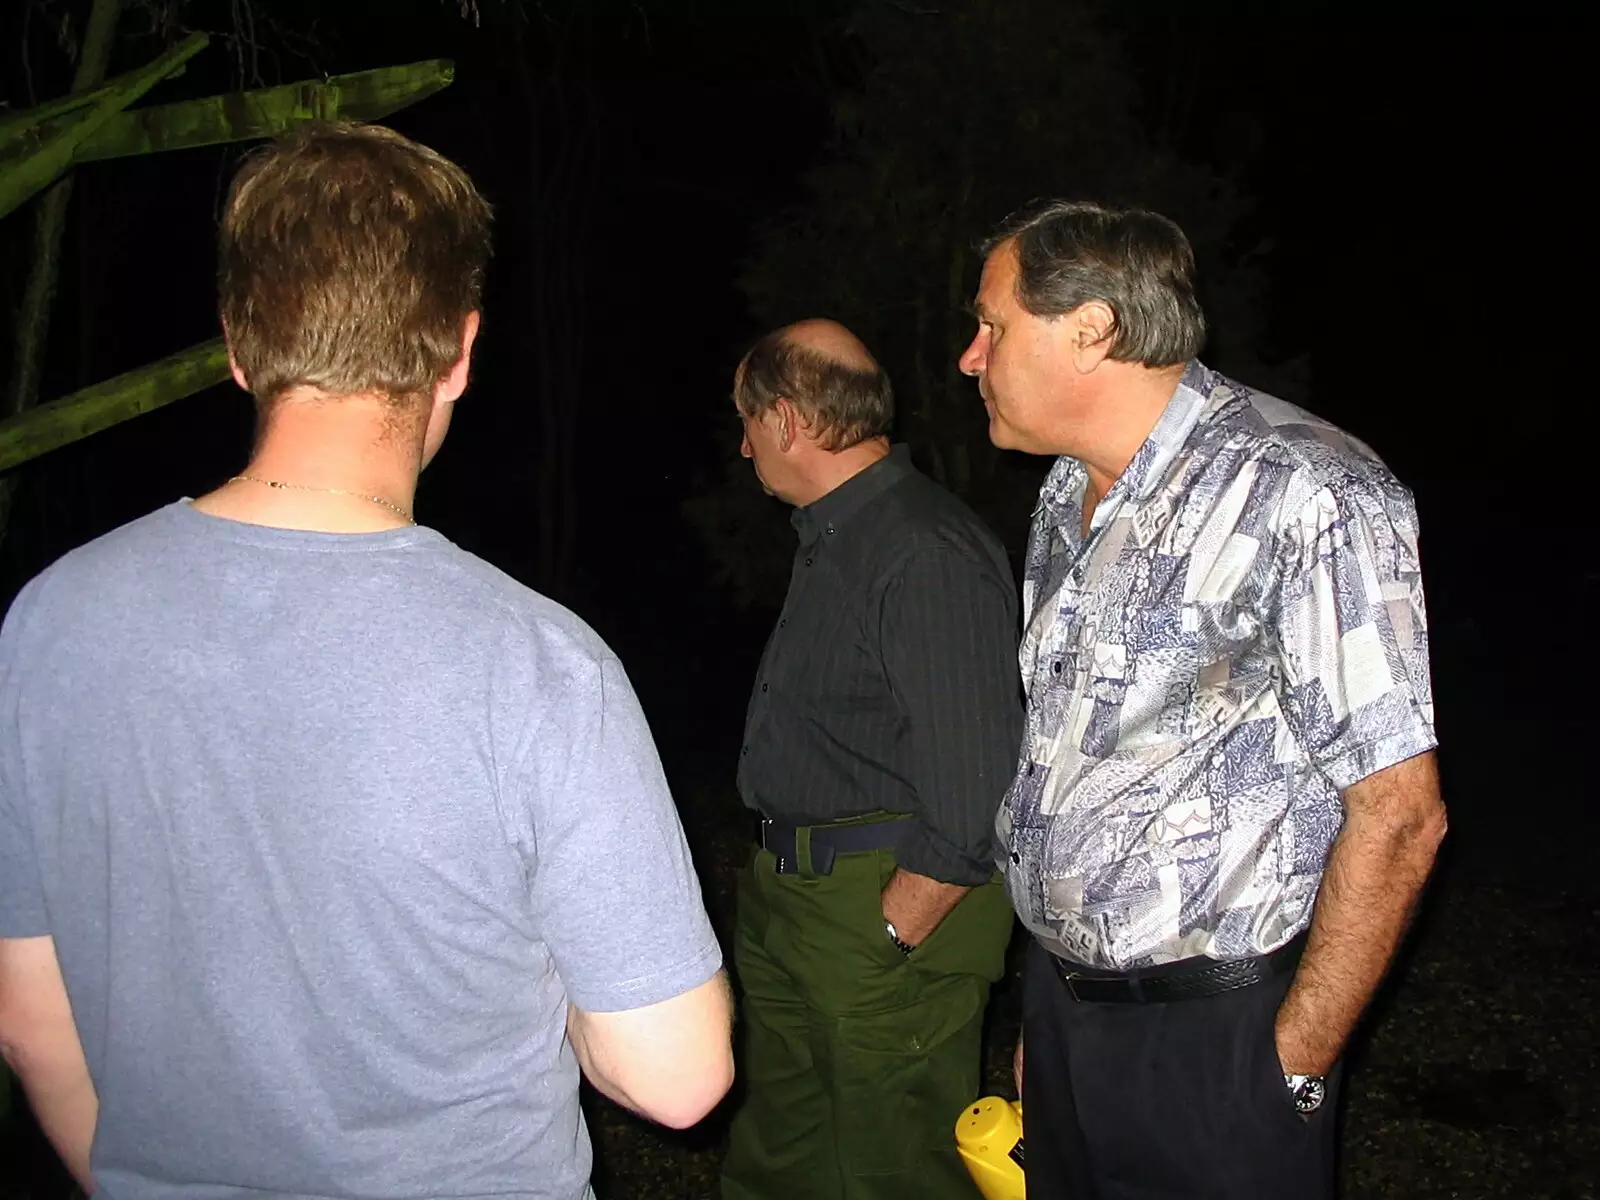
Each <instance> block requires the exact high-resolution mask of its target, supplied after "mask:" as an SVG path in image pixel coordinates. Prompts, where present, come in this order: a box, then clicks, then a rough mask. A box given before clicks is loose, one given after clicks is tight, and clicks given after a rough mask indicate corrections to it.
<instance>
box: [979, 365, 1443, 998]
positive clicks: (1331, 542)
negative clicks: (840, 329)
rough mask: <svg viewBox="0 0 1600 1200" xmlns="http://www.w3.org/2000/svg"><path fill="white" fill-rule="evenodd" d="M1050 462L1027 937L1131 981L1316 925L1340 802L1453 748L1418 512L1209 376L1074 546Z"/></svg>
mask: <svg viewBox="0 0 1600 1200" xmlns="http://www.w3.org/2000/svg"><path fill="white" fill-rule="evenodd" d="M1085 480H1086V475H1085V472H1084V469H1083V467H1082V465H1081V464H1080V463H1078V462H1077V461H1076V460H1073V459H1067V458H1063V459H1061V460H1060V461H1059V462H1057V463H1056V465H1055V467H1054V468H1053V469H1052V470H1051V472H1050V475H1049V477H1048V478H1047V479H1046V481H1045V484H1044V487H1043V489H1042V490H1041V493H1040V503H1039V507H1038V509H1037V511H1036V512H1035V515H1034V522H1033V530H1032V535H1031V538H1030V541H1029V548H1028V558H1027V564H1026V569H1025V573H1024V582H1023V612H1024V630H1023V641H1022V648H1021V654H1020V658H1021V666H1022V679H1023V685H1024V688H1025V689H1026V691H1027V694H1028V715H1027V730H1026V733H1025V735H1024V738H1023V744H1022V754H1021V761H1020V763H1019V767H1018V771H1017V776H1016V779H1015V781H1014V782H1013V783H1012V785H1011V788H1010V790H1009V791H1008V793H1007V796H1006V802H1005V804H1004V805H1003V806H1002V808H1001V811H1000V815H999V818H998V820H997V822H996V831H997V833H998V835H999V845H1000V856H1001V857H1000V864H1001V866H1002V868H1003V869H1004V870H1005V871H1006V877H1007V886H1008V887H1009V889H1010V892H1011V897H1012V900H1013V902H1014V903H1015V904H1016V907H1017V911H1018V912H1019V913H1020V914H1021V916H1022V919H1023V922H1024V923H1025V924H1026V925H1027V926H1028V927H1029V929H1030V930H1031V931H1032V932H1033V934H1034V935H1035V936H1036V937H1038V938H1039V939H1040V940H1041V941H1042V942H1043V943H1044V945H1045V946H1046V947H1047V948H1048V949H1050V950H1052V951H1053V952H1055V953H1057V954H1059V955H1061V956H1063V957H1065V958H1068V959H1071V960H1073V961H1076V962H1079V963H1082V964H1084V965H1086V966H1091V967H1098V968H1103V969H1113V970H1127V969H1131V968H1134V967H1138V966H1145V965H1150V964H1154V963H1162V962H1171V961H1174V960H1177V959H1182V958H1190V957H1194V956H1202V955H1203V956H1206V957H1210V958H1216V959H1237V958H1246V957H1250V956H1253V955H1257V954H1263V953H1266V952H1268V951H1271V950H1273V949H1276V948H1277V947H1279V946H1281V945H1283V944H1284V943H1285V942H1287V941H1289V940H1290V939H1291V938H1292V937H1294V936H1295V935H1296V934H1298V933H1299V932H1300V931H1301V930H1302V929H1304V928H1305V927H1306V926H1307V925H1309V924H1310V921H1311V909H1312V904H1313V903H1314V901H1315V899H1316V893H1317V887H1318V884H1319V882H1320V880H1321V876H1322V870H1323V867H1324V865H1325V864H1326V862H1327V858H1328V853H1329V850H1330V849H1331V847H1332V845H1333V840H1334V837H1335V836H1336V835H1337V834H1338V832H1339V828H1340V825H1341V824H1342V822H1343V819H1344V809H1343V805H1342V803H1341V800H1340V792H1341V791H1342V790H1343V789H1345V788H1348V787H1350V786H1351V785H1352V784H1354V783H1356V782H1357V781H1359V780H1361V779H1363V778H1365V777H1366V776H1368V775H1371V774H1373V773H1375V772H1377V771H1380V770H1382V769H1384V768H1385V767H1389V766H1392V765H1394V764H1395V763H1398V762H1401V761H1403V760H1405V759H1407V758H1410V757H1412V756H1414V755H1416V754H1420V753H1422V752H1424V751H1426V750H1429V749H1431V748H1432V747H1433V746H1434V745H1435V739H1434V733H1433V701H1432V694H1431V690H1430V686H1429V679H1428V635H1427V622H1426V615H1425V610H1424V606H1423V595H1422V577H1421V573H1420V570H1419V567H1418V561H1417V522H1416V510H1415V507H1414V505H1413V503H1412V500H1411V495H1410V493H1409V492H1408V491H1407V490H1406V489H1405V488H1404V487H1402V486H1401V485H1400V483H1399V482H1398V481H1396V479H1395V478H1394V476H1393V475H1392V474H1391V473H1390V472H1389V470H1388V468H1387V467H1385V466H1384V465H1383V463H1382V462H1381V461H1379V459H1378V458H1377V456H1376V455H1374V454H1373V452H1372V451H1371V450H1370V449H1368V448H1367V447H1366V446H1365V445H1363V444H1362V443H1361V442H1359V441H1357V440H1356V439H1355V438H1353V437H1351V436H1349V435H1348V434H1346V433H1343V432H1342V431H1340V430H1338V429H1336V428H1334V427H1333V426H1332V425H1329V424H1328V423H1327V422H1325V421H1322V420H1320V419H1319V418H1317V417H1314V416H1312V415H1311V414H1310V413H1307V412H1305V411H1303V410H1301V409H1299V408H1296V407H1295V406H1293V405H1291V404H1287V403H1285V402H1283V401H1281V400H1278V399H1275V398H1273V397H1271V396H1267V395H1263V394H1261V393H1259V392H1254V391H1251V390H1250V389H1249V388H1246V387H1243V386H1242V385H1240V384H1237V383H1234V382H1233V381H1232V380H1229V379H1227V378H1225V377H1224V376H1222V375H1219V374H1218V373H1216V372H1215V371H1212V370H1210V369H1209V368H1207V367H1205V366H1203V365H1201V364H1200V363H1199V362H1191V363H1190V364H1189V367H1188V369H1187V370H1186V371H1185V373H1184V376H1183V380H1182V382H1181V383H1180V384H1179V386H1178V388H1177V390H1176V392H1175V393H1174V395H1173V397H1172V400H1171V401H1170V402H1169V403H1168V405H1167V408H1166V410H1165V411H1164V412H1163V414H1162V416H1161V418H1160V420H1159V421H1158V422H1157V424H1156V427H1155V429H1154V430H1153V431H1152V433H1151V434H1150V437H1149V438H1148V439H1147V440H1146V442H1145V443H1144V445H1143V446H1142V447H1141V448H1140V450H1139V452H1138V453H1137V454H1136V455H1135V456H1134V459H1133V461H1132V462H1131V463H1130V464H1129V466H1128V468H1127V470H1125V471H1124V472H1123V474H1122V476H1121V477H1120V478H1119V479H1118V480H1117V482H1116V483H1115V485H1113V486H1112V488H1111V489H1110V490H1109V491H1108V492H1107V493H1106V495H1105V496H1104V497H1103V498H1102V500H1101V501H1100V503H1099V505H1098V506H1097V507H1096V509H1095V512H1094V516H1093V520H1092V522H1091V525H1090V529H1089V534H1088V537H1087V538H1085V537H1083V536H1081V529H1082V513H1083V509H1082V502H1083V495H1084V484H1085Z"/></svg>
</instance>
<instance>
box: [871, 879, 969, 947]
mask: <svg viewBox="0 0 1600 1200" xmlns="http://www.w3.org/2000/svg"><path fill="white" fill-rule="evenodd" d="M971 890H972V889H971V888H969V887H964V886H963V885H961V884H959V883H941V882H939V880H937V879H930V878H928V876H926V875H918V874H915V873H914V872H911V871H907V870H906V869H905V868H904V867H896V868H895V872H894V874H893V875H891V876H890V877H889V882H888V884H887V885H886V886H885V887H884V889H883V919H884V920H886V921H888V922H889V923H890V924H891V925H893V926H894V931H895V932H896V933H897V934H899V935H900V940H901V941H902V942H905V943H907V944H908V945H912V946H917V945H921V943H922V940H923V939H924V938H926V937H927V936H928V935H929V934H930V933H932V932H933V931H934V930H935V929H937V928H939V922H940V921H942V920H944V919H945V917H947V916H948V915H949V914H950V910H951V909H953V908H954V907H955V906H956V905H957V904H960V903H961V897H963V896H965V895H966V894H967V893H968V892H970V891H971Z"/></svg>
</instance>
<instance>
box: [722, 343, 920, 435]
mask: <svg viewBox="0 0 1600 1200" xmlns="http://www.w3.org/2000/svg"><path fill="white" fill-rule="evenodd" d="M733 399H734V403H735V404H737V405H738V407H739V411H740V412H741V413H743V414H744V415H745V416H747V417H752V418H760V417H761V416H763V415H764V414H765V413H766V412H767V411H768V410H769V409H771V408H772V406H773V405H774V404H776V403H777V402H778V401H779V399H786V400H788V401H789V402H790V403H791V404H793V405H794V406H795V408H796V409H798V410H799V412H800V415H801V416H802V417H803V418H804V419H805V421H806V425H807V427H808V429H809V431H810V433H811V436H812V438H813V439H814V440H815V441H816V443H817V445H818V446H820V447H821V448H822V449H824V450H835V451H837V450H846V449H848V448H850V447H851V446H854V445H856V444H858V443H860V442H864V441H866V440H867V439H868V438H873V437H883V436H885V435H887V434H888V432H889V426H890V425H891V424H893V422H894V389H893V388H892V387H891V386H890V384H889V376H888V375H887V374H886V373H885V372H884V370H883V368H882V367H880V366H879V365H878V362H877V360H876V359H875V358H873V357H872V355H871V353H870V352H869V351H868V350H867V348H866V346H865V345H863V344H862V342H861V339H860V338H858V337H856V335H855V334H853V333H851V332H850V331H849V330H848V329H846V328H845V327H844V326H843V325H841V324H839V323H838V322H837V321H829V320H826V319H824V318H820V317H818V318H813V319H811V320H807V321H797V322H795V323H794V324H793V325H786V326H784V327H783V328H782V329H775V330H773V331H772V332H771V333H769V334H767V335H766V336H765V337H763V338H762V339H761V340H760V341H758V342H757V343H756V344H755V345H754V346H752V347H751V348H750V352H749V353H748V354H746V355H745V356H744V360H743V361H742V362H741V363H740V364H739V370H738V372H737V373H736V374H735V375H734V380H733Z"/></svg>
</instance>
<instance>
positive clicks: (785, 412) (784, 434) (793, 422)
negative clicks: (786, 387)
mask: <svg viewBox="0 0 1600 1200" xmlns="http://www.w3.org/2000/svg"><path fill="white" fill-rule="evenodd" d="M772 415H773V416H774V417H775V418H776V419H777V422H778V449H779V450H782V451H783V452H784V453H785V454H787V453H788V452H789V451H790V449H791V448H793V446H794V444H795V441H796V440H797V439H798V438H799V436H800V425H801V422H800V410H799V409H797V408H796V407H795V406H794V402H793V401H792V400H790V399H789V398H788V397H787V396H779V397H778V398H777V400H776V401H774V402H773V405H772Z"/></svg>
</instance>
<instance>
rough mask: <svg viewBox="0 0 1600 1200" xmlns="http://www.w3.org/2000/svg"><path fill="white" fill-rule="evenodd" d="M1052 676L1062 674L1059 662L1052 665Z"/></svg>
mask: <svg viewBox="0 0 1600 1200" xmlns="http://www.w3.org/2000/svg"><path fill="white" fill-rule="evenodd" d="M1050 674H1052V675H1059V674H1061V664H1060V663H1059V662H1053V663H1051V664H1050Z"/></svg>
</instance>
